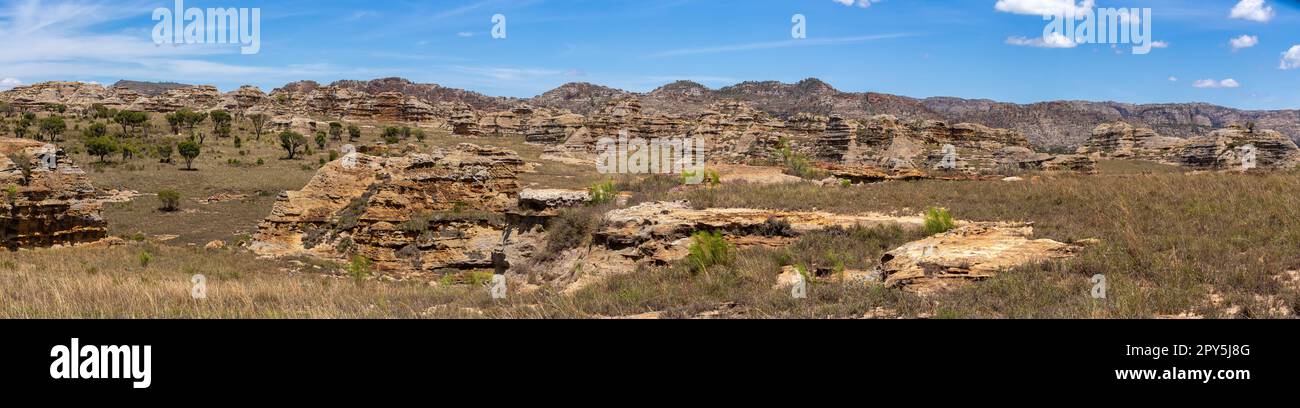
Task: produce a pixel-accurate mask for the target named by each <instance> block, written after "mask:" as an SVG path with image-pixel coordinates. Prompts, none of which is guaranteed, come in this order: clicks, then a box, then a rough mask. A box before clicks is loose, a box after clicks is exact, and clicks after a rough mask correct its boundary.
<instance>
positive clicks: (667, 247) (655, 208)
mask: <svg viewBox="0 0 1300 408" xmlns="http://www.w3.org/2000/svg"><path fill="white" fill-rule="evenodd" d="M880 225H900V226H904V227H907V228H917V227H920V226H922V225H924V219H923V218H921V217H894V216H887V215H880V214H856V215H842V214H832V213H825V212H796V211H775V210H756V209H743V208H709V209H703V210H697V209H694V208H691V206H690V204H689V203H686V202H653V203H644V204H640V205H637V206H634V207H630V208H625V209H619V210H614V211H610V212H609V213H607V214H605V216H604V219H603V223H602V226H601V227H600V229H599V230H598V231H597V232H596V233H595V234H594V242H595V245H593V246H592V247H591V248H585V249H578V250H573V251H570V253H569V254H568V256H567V257H565V258H564V259H562V260H560V261H558V262H557V263H555V264H554V265H550V267H549V268H547V271H546V272H545V273H544V276H543V279H544V280H545V281H546V282H548V283H550V284H552V285H555V286H556V287H559V288H564V289H566V290H570V291H572V290H576V289H580V288H581V287H584V286H586V285H588V284H590V283H593V282H596V281H598V280H600V279H602V278H603V277H606V276H610V275H614V274H622V273H628V272H631V271H633V270H635V269H636V268H637V266H639V265H664V264H667V263H670V262H673V261H677V260H681V259H684V258H686V256H687V255H689V248H690V244H691V236H692V235H693V234H695V233H697V232H703V231H710V232H712V231H717V232H721V233H723V234H724V235H725V237H726V239H727V241H728V242H730V243H732V244H734V245H736V246H737V247H741V248H745V247H756V246H767V247H784V246H786V245H789V244H790V243H792V242H793V241H794V240H795V239H797V237H798V236H800V235H803V234H807V233H810V232H815V231H821V230H825V229H829V228H834V227H840V228H852V227H855V226H864V227H874V226H880Z"/></svg>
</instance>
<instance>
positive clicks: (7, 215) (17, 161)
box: [0, 138, 108, 250]
mask: <svg viewBox="0 0 1300 408" xmlns="http://www.w3.org/2000/svg"><path fill="white" fill-rule="evenodd" d="M0 188H2V189H4V190H3V191H0V200H2V201H0V248H5V249H9V250H16V249H20V248H38V247H50V246H56V245H73V244H81V243H89V242H95V241H99V240H101V239H103V238H104V237H105V236H106V235H107V233H108V229H107V227H108V225H107V223H106V222H104V219H103V218H102V217H101V216H100V210H101V207H102V206H103V202H102V201H101V200H100V198H99V197H98V194H97V192H96V190H95V188H94V187H93V186H91V185H90V181H89V179H87V178H86V174H85V172H84V171H82V170H81V169H79V168H77V167H76V166H74V165H73V163H72V162H71V161H70V160H69V159H68V157H67V156H66V155H65V154H64V152H63V150H61V149H57V148H53V149H51V148H49V147H48V146H46V145H45V144H43V143H40V142H35V141H31V140H25V139H10V138H0Z"/></svg>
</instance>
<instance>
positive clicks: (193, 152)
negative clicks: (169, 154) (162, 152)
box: [176, 140, 203, 170]
mask: <svg viewBox="0 0 1300 408" xmlns="http://www.w3.org/2000/svg"><path fill="white" fill-rule="evenodd" d="M176 150H178V151H179V152H180V154H181V158H183V159H185V169H186V170H194V159H195V158H197V157H199V153H202V152H203V147H202V146H199V144H198V143H195V142H194V141H193V140H186V141H184V142H181V144H180V145H179V146H177V148H176Z"/></svg>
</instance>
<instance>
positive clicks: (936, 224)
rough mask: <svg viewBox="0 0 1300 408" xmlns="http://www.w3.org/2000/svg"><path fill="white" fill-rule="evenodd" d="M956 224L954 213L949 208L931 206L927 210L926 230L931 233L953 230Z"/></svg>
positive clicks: (936, 233)
mask: <svg viewBox="0 0 1300 408" xmlns="http://www.w3.org/2000/svg"><path fill="white" fill-rule="evenodd" d="M955 227H956V224H955V223H954V222H953V220H952V213H951V212H949V211H948V209H947V208H938V207H931V208H930V209H929V210H926V211H925V232H926V233H927V234H930V235H938V234H942V233H945V232H948V231H952V229H953V228H955Z"/></svg>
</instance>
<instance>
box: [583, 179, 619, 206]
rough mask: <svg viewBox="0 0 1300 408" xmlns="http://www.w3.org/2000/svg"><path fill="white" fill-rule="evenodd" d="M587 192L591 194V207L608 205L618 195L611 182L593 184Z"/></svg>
mask: <svg viewBox="0 0 1300 408" xmlns="http://www.w3.org/2000/svg"><path fill="white" fill-rule="evenodd" d="M587 191H588V192H589V193H590V194H591V202H590V204H591V205H601V204H609V203H611V202H613V201H614V198H615V197H616V196H617V195H618V193H617V191H616V190H615V188H614V181H613V180H610V181H606V182H603V183H596V184H593V185H592V186H591V188H589V189H587Z"/></svg>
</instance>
